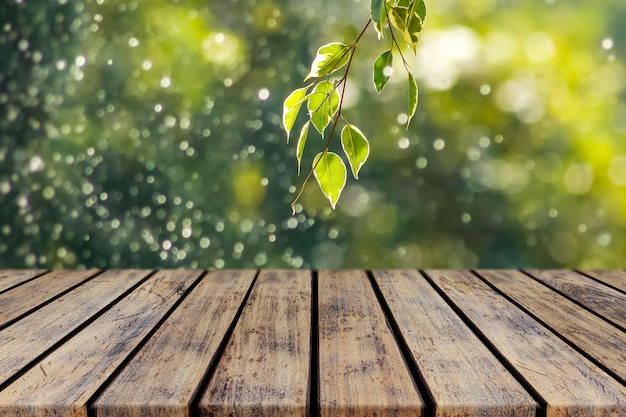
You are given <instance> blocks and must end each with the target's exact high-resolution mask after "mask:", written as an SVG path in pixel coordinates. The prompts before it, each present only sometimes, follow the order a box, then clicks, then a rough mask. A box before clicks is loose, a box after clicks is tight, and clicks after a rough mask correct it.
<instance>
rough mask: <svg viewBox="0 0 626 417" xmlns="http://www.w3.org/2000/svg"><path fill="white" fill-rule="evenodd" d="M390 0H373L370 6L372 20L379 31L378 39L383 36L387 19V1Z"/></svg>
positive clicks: (377, 31)
mask: <svg viewBox="0 0 626 417" xmlns="http://www.w3.org/2000/svg"><path fill="white" fill-rule="evenodd" d="M387 1H388V0H372V3H371V7H370V16H371V17H372V22H374V29H376V33H378V39H381V38H382V37H383V27H384V26H385V22H386V21H387V11H386V10H385V3H386V2H387Z"/></svg>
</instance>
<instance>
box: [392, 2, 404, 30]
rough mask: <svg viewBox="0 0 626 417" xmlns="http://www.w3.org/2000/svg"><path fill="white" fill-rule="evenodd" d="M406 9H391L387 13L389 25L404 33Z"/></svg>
mask: <svg viewBox="0 0 626 417" xmlns="http://www.w3.org/2000/svg"><path fill="white" fill-rule="evenodd" d="M406 12H407V10H406V7H400V6H396V7H392V8H391V10H390V11H389V24H390V25H392V26H393V27H394V28H396V29H398V30H399V31H400V32H402V33H404V32H405V31H406Z"/></svg>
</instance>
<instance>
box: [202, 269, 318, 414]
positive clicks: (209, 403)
mask: <svg viewBox="0 0 626 417" xmlns="http://www.w3.org/2000/svg"><path fill="white" fill-rule="evenodd" d="M310 323H311V273H310V272H308V271H263V272H261V273H260V275H259V277H258V278H257V281H256V283H255V285H254V288H253V289H252V292H251V294H250V297H249V299H248V302H247V303H246V306H245V307H244V309H243V312H242V315H241V317H240V318H239V322H238V323H237V326H236V327H235V330H234V332H233V334H232V337H231V339H230V341H229V343H228V345H227V347H226V350H225V351H224V354H223V355H222V357H221V359H220V362H219V363H218V365H217V368H216V370H215V373H214V374H213V377H212V378H211V381H210V382H209V385H208V387H207V390H206V392H205V393H204V395H203V396H202V398H201V401H200V404H199V406H200V413H201V415H202V416H212V417H217V416H220V417H221V416H224V417H226V416H228V417H232V416H235V417H244V416H245V417H248V416H249V417H253V416H254V417H257V416H261V415H262V416H264V417H270V416H294V417H295V416H298V417H305V416H306V415H307V408H308V404H307V398H308V389H309V386H308V384H309V362H310V356H309V355H310Z"/></svg>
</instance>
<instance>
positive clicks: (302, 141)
mask: <svg viewBox="0 0 626 417" xmlns="http://www.w3.org/2000/svg"><path fill="white" fill-rule="evenodd" d="M310 125H311V122H306V123H305V124H304V126H302V130H301V131H300V137H298V145H297V146H296V159H297V160H298V175H300V164H301V163H302V154H303V153H304V145H305V144H306V137H307V135H308V134H309V126H310Z"/></svg>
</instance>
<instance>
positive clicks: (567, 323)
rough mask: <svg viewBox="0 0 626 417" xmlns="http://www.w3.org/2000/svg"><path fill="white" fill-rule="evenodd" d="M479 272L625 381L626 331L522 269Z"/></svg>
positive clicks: (622, 381) (621, 380)
mask: <svg viewBox="0 0 626 417" xmlns="http://www.w3.org/2000/svg"><path fill="white" fill-rule="evenodd" d="M478 273H479V275H481V276H482V277H483V278H485V279H486V280H487V281H489V282H490V283H491V284H493V285H494V286H495V287H496V288H497V289H498V290H500V291H502V292H503V293H504V294H506V295H507V296H508V297H510V298H511V299H512V300H514V301H515V302H517V303H518V304H519V305H520V306H521V307H523V308H525V309H526V310H527V311H528V312H529V313H531V314H532V315H534V316H535V317H537V318H538V319H539V320H541V321H542V322H543V323H545V324H546V325H548V326H549V327H550V328H552V329H554V330H555V331H556V332H558V333H559V334H560V335H562V336H563V337H564V338H565V339H567V340H569V341H570V342H572V343H573V344H574V345H576V346H577V347H578V348H580V349H581V350H583V351H585V352H586V353H587V354H588V355H589V356H591V357H593V358H595V359H597V361H598V362H600V363H601V364H602V365H603V366H604V367H606V368H607V369H608V370H609V371H610V372H611V373H613V374H614V375H615V376H616V377H617V378H618V379H619V380H620V382H621V383H623V384H624V383H626V333H624V332H623V331H621V330H619V329H618V328H616V327H615V326H612V325H611V324H610V323H607V322H606V321H604V320H602V319H601V318H599V317H598V316H596V315H595V314H593V313H590V312H589V311H587V310H585V309H584V308H582V307H580V306H579V305H578V304H576V303H574V302H572V301H570V300H568V299H567V298H564V297H561V296H559V295H558V294H557V293H555V292H554V291H552V290H550V289H549V288H547V287H545V286H544V285H541V284H540V283H538V282H536V281H534V280H533V279H532V278H530V277H528V276H526V275H524V274H522V273H521V272H519V271H478Z"/></svg>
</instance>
